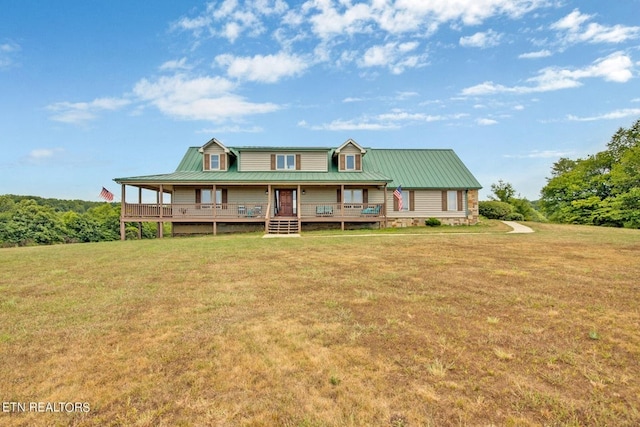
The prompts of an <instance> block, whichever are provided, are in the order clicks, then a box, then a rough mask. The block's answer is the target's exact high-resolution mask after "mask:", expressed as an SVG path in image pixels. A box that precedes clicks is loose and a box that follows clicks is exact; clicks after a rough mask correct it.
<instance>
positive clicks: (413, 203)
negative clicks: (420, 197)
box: [409, 190, 416, 211]
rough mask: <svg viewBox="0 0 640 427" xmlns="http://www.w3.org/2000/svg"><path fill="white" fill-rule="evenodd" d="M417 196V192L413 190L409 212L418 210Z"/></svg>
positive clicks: (410, 194) (410, 193)
mask: <svg viewBox="0 0 640 427" xmlns="http://www.w3.org/2000/svg"><path fill="white" fill-rule="evenodd" d="M415 194H416V192H415V191H413V190H410V191H409V210H410V211H415V210H416V200H415Z"/></svg>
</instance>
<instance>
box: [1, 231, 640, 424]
mask: <svg viewBox="0 0 640 427" xmlns="http://www.w3.org/2000/svg"><path fill="white" fill-rule="evenodd" d="M532 227H534V228H535V229H536V231H537V232H536V233H535V234H532V235H506V234H504V233H502V232H499V233H497V232H490V233H484V234H463V235H455V236H453V235H449V234H445V235H442V234H434V233H426V234H424V235H411V236H396V235H394V236H389V235H387V234H386V233H379V234H377V235H376V233H373V234H374V235H373V236H369V235H366V236H365V235H362V236H358V237H346V236H345V237H340V236H338V237H335V236H333V235H331V234H329V235H327V234H323V233H318V234H314V233H308V234H305V235H304V236H303V237H302V238H300V239H260V238H259V237H258V236H257V235H248V236H218V237H205V238H189V239H186V238H185V239H165V240H153V241H135V242H133V241H131V242H130V241H127V242H112V243H99V244H83V245H68V246H56V247H31V248H16V249H6V250H2V251H0V360H2V364H1V365H0V400H1V401H2V402H87V403H89V404H90V411H89V412H74V413H46V412H45V413H43V412H28V411H27V412H24V413H21V412H0V424H1V425H15V426H27V425H29V426H30V425H42V426H45V425H47V426H48V425H83V426H85V425H86V426H92V425H96V426H97V425H113V426H116V425H140V426H146V425H148V426H158V425H159V426H175V425H222V426H225V425H229V426H231V425H292V426H319V425H322V426H325V425H326V426H343V425H347V426H360V425H450V424H456V425H459V424H470V425H492V424H493V425H637V424H638V423H640V405H639V404H638V399H637V397H638V396H640V385H639V383H638V382H637V381H636V379H637V378H638V377H639V376H640V375H639V374H640V366H639V365H638V363H637V362H638V360H639V358H640V336H639V335H638V333H637V327H638V324H640V316H639V314H638V308H637V301H638V291H639V290H640V288H639V287H638V286H639V285H638V283H639V282H638V277H640V263H638V262H637V257H638V253H640V232H638V231H632V230H617V229H599V228H589V227H574V226H557V225H549V224H535V225H532ZM493 231H495V230H493ZM500 231H501V230H500ZM356 234H357V233H356ZM366 234H371V233H366ZM313 236H317V237H315V238H312V237H313ZM328 236H330V237H331V238H325V237H328ZM594 331H595V333H596V334H597V339H594V338H593V336H594V335H593V333H594Z"/></svg>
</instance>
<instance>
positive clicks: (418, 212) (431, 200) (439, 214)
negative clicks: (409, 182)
mask: <svg viewBox="0 0 640 427" xmlns="http://www.w3.org/2000/svg"><path fill="white" fill-rule="evenodd" d="M402 191H403V192H405V191H411V190H409V189H404V188H403V189H402ZM413 194H414V197H415V198H414V205H415V210H413V211H409V210H406V211H404V210H403V211H394V210H393V199H394V197H393V189H389V191H387V206H388V209H387V216H388V217H389V218H414V217H419V218H464V217H465V216H466V209H467V206H466V200H465V197H464V192H463V194H462V210H459V211H443V210H442V191H440V190H415V191H414V192H413Z"/></svg>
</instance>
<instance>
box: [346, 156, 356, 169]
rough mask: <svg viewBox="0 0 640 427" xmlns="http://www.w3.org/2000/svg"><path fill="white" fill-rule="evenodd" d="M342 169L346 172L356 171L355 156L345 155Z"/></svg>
mask: <svg viewBox="0 0 640 427" xmlns="http://www.w3.org/2000/svg"><path fill="white" fill-rule="evenodd" d="M344 159H345V162H344V168H345V170H348V171H353V170H356V156H355V154H347V155H346V156H345V157H344Z"/></svg>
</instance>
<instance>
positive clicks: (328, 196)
mask: <svg viewBox="0 0 640 427" xmlns="http://www.w3.org/2000/svg"><path fill="white" fill-rule="evenodd" d="M303 188H304V190H305V194H303V195H302V198H301V202H302V203H315V204H321V203H338V189H339V188H340V187H309V188H307V187H303ZM347 188H356V187H347ZM357 188H363V187H357ZM367 190H368V193H369V204H377V203H384V190H378V189H377V188H367Z"/></svg>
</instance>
